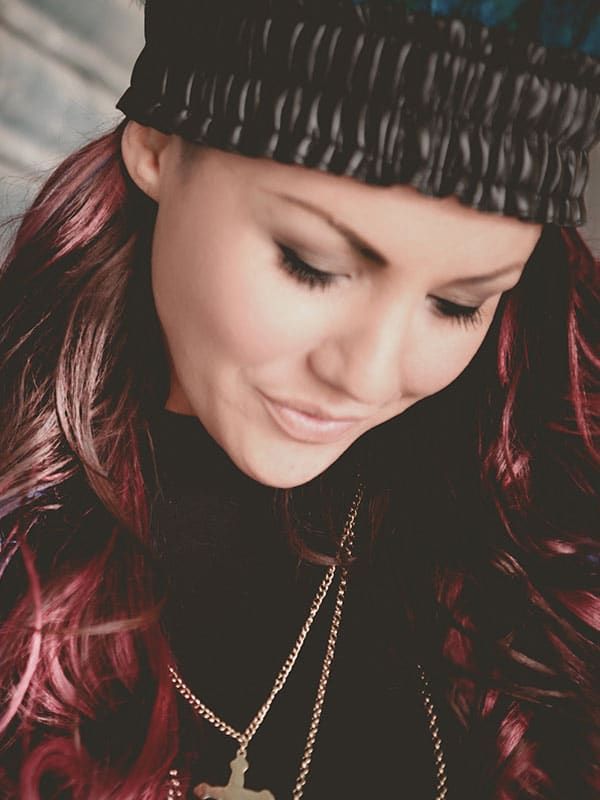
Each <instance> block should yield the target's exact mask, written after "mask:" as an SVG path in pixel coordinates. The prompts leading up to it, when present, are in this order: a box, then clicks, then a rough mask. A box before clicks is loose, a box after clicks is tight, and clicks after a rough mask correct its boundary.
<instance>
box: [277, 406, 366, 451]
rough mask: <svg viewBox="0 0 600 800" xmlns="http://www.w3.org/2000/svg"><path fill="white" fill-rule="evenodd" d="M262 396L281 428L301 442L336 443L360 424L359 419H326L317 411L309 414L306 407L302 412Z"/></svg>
mask: <svg viewBox="0 0 600 800" xmlns="http://www.w3.org/2000/svg"><path fill="white" fill-rule="evenodd" d="M262 396H263V398H264V400H265V405H266V406H267V409H268V411H269V413H270V414H271V417H272V418H273V419H274V420H275V422H276V423H277V424H278V425H279V427H280V428H282V430H283V431H284V432H285V433H287V434H288V436H291V437H292V439H296V440H297V441H300V442H313V443H318V444H324V443H331V442H335V441H337V440H338V439H340V438H342V436H343V435H344V434H345V433H346V432H347V431H349V430H350V429H351V428H353V427H354V426H355V425H356V424H357V422H359V419H358V418H357V417H352V418H344V419H340V418H339V417H336V418H332V417H325V416H323V415H322V414H320V413H318V412H317V411H316V410H315V413H309V412H308V411H307V410H306V406H305V407H304V409H303V410H300V409H299V408H297V407H294V406H291V405H287V404H284V403H280V402H278V401H277V400H273V399H272V398H270V397H267V395H262ZM311 411H312V409H311Z"/></svg>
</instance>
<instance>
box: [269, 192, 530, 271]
mask: <svg viewBox="0 0 600 800" xmlns="http://www.w3.org/2000/svg"><path fill="white" fill-rule="evenodd" d="M269 194H272V195H274V196H275V197H278V198H279V199H281V200H285V202H287V203H291V204H293V205H295V206H299V207H300V208H303V209H304V210H305V211H310V212H311V213H312V214H315V215H317V216H318V217H320V218H321V219H323V220H325V222H326V223H327V224H328V225H329V226H330V227H332V228H333V229H334V230H336V231H337V232H338V233H340V234H341V235H342V236H343V237H344V239H346V241H347V242H348V244H349V245H350V247H351V248H352V249H353V250H354V251H355V252H356V253H358V254H359V255H360V256H362V257H363V258H366V259H367V261H370V262H372V263H373V264H376V265H377V266H380V267H387V266H389V262H388V260H387V258H386V257H385V256H384V255H382V254H381V253H380V252H378V251H377V250H376V249H375V248H374V247H373V246H372V245H370V244H369V243H368V242H366V241H365V240H364V239H363V238H362V237H361V236H359V235H358V234H357V233H356V231H353V230H352V229H351V228H348V227H347V226H346V225H344V223H342V222H340V221H339V220H337V219H336V218H335V217H334V216H333V214H331V213H330V212H329V211H326V210H325V209H324V208H320V207H319V206H315V205H313V204H312V203H311V202H310V201H308V200H304V199H303V198H301V197H294V195H291V194H285V193H280V192H269ZM522 268H523V264H519V263H514V264H507V265H506V266H505V267H500V268H499V269H497V270H494V271H493V272H486V273H484V274H483V275H470V276H469V277H466V278H456V279H455V280H451V281H448V285H450V284H452V285H453V286H454V285H456V286H478V285H481V284H485V283H492V281H494V280H496V279H497V278H501V277H503V276H505V275H508V274H511V273H513V272H516V271H517V270H518V269H522Z"/></svg>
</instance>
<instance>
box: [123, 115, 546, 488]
mask: <svg viewBox="0 0 600 800" xmlns="http://www.w3.org/2000/svg"><path fill="white" fill-rule="evenodd" d="M122 152H123V158H124V161H125V165H126V167H127V169H128V171H129V173H130V175H131V177H132V179H133V180H134V181H135V183H136V184H137V185H138V186H139V188H140V189H141V190H142V191H144V192H145V193H146V194H147V195H149V196H150V197H152V198H153V199H154V200H156V202H157V203H158V216H157V222H156V228H155V231H154V239H153V249H152V264H151V269H152V287H153V293H154V299H155V303H156V309H157V313H158V317H159V320H160V324H161V327H162V330H163V333H164V337H165V342H166V345H167V351H168V354H169V358H170V363H171V391H170V394H169V397H168V400H167V403H166V408H167V409H169V410H171V411H175V412H178V413H181V414H192V415H195V416H197V417H198V418H199V420H200V421H201V423H202V424H203V425H204V427H205V428H206V429H207V431H208V432H209V433H210V434H211V435H212V437H213V438H214V439H215V440H216V441H217V442H218V443H219V444H220V445H221V447H222V448H223V449H224V450H225V452H226V453H227V454H228V455H229V457H230V458H231V460H232V461H233V462H234V463H235V464H236V465H237V466H238V468H239V469H240V470H242V471H243V472H244V473H246V474H247V475H248V476H250V477H251V478H253V479H255V480H256V481H258V482H260V483H263V484H266V485H268V486H276V487H281V488H291V487H294V486H298V485H301V484H303V483H305V482H307V481H309V480H312V479H313V478H314V477H316V476H317V475H319V474H321V473H322V472H323V471H324V470H326V469H327V468H328V467H329V466H330V465H331V464H332V463H333V462H334V461H336V460H337V459H338V458H339V457H340V455H341V454H342V453H343V452H344V451H345V450H346V449H347V448H348V447H349V446H350V445H351V444H352V443H353V442H354V441H355V440H356V439H358V438H359V437H360V436H362V435H363V434H364V433H365V432H366V431H368V430H369V429H371V428H373V427H375V426H377V425H380V424H381V423H383V422H385V421H387V420H389V419H391V418H392V417H395V416H396V415H398V414H401V413H402V412H403V411H404V410H405V409H407V408H408V407H409V406H411V405H413V403H416V402H418V401H419V400H421V399H423V398H425V397H427V396H429V395H432V394H434V393H436V392H438V391H440V390H441V389H443V388H444V387H446V386H447V385H448V384H450V383H451V382H452V381H453V380H454V379H455V378H456V377H457V376H458V375H459V374H460V373H461V372H462V371H463V370H464V369H465V367H466V366H467V365H468V364H469V362H470V361H471V360H472V358H473V356H474V355H475V353H476V352H477V350H478V349H479V347H480V345H481V343H482V341H483V339H484V337H485V334H486V332H487V331H488V329H489V326H490V324H491V322H492V319H493V316H494V312H495V310H496V307H497V305H498V302H499V300H500V297H501V295H502V293H503V292H505V291H508V290H509V289H511V288H512V287H513V286H514V285H515V284H516V283H517V282H518V280H519V278H520V276H521V273H522V271H523V269H524V266H525V263H526V262H527V260H528V258H529V257H530V255H531V253H532V252H533V250H534V248H535V245H536V243H537V241H538V239H539V237H540V234H541V231H542V226H541V225H539V224H533V223H530V222H524V221H521V220H518V219H516V218H512V217H506V216H502V215H498V214H490V213H484V212H480V211H477V210H475V209H473V208H470V207H468V206H465V205H462V204H461V203H460V202H459V201H458V200H457V199H456V198H455V197H448V198H443V199H439V198H432V197H428V196H426V195H424V194H421V193H420V192H418V191H417V190H416V189H413V188H412V187H408V186H403V185H396V186H392V187H379V186H369V185H366V184H364V183H361V182H360V181H358V180H355V179H353V178H349V177H345V176H336V175H332V174H329V173H326V172H322V171H319V170H314V169H307V168H304V167H300V166H296V165H284V164H279V163H277V162H275V161H272V160H270V159H257V158H246V157H243V156H240V155H237V154H232V153H226V152H224V151H221V150H217V149H212V148H200V147H197V146H192V147H190V145H189V144H188V145H186V144H185V143H183V142H182V140H181V139H180V138H179V137H177V136H169V135H165V134H162V133H160V132H158V131H156V130H154V129H152V128H147V127H144V126H142V125H139V124H138V123H136V122H129V123H128V125H127V127H126V129H125V132H124V136H123V142H122ZM282 195H285V196H287V197H289V196H291V197H293V198H296V199H297V200H299V201H307V202H309V203H312V204H313V205H315V206H318V207H319V208H321V209H324V210H325V211H326V212H329V213H330V214H333V215H334V216H335V219H336V220H337V221H338V222H339V223H342V224H343V225H344V226H345V227H347V228H349V229H352V230H353V231H354V232H355V234H356V235H357V236H359V237H361V239H362V240H363V241H365V242H367V243H368V244H369V245H370V246H371V248H373V249H375V250H376V251H377V252H378V253H379V254H380V256H382V258H383V259H385V262H386V263H385V264H377V263H374V262H373V261H371V260H370V259H369V258H367V255H366V253H364V252H363V253H358V252H356V251H355V250H354V249H353V248H352V247H351V246H350V244H349V243H348V242H347V241H346V239H345V238H344V237H343V236H342V235H341V234H340V233H339V232H338V231H337V230H335V229H334V228H333V227H331V226H329V225H328V224H327V222H325V221H324V220H323V219H321V218H320V217H319V216H317V215H316V214H314V213H312V212H310V211H308V210H307V209H305V208H302V207H300V206H298V205H296V204H295V203H292V202H291V201H289V200H288V199H284V198H283V197H282ZM277 242H279V243H282V244H284V245H285V246H287V247H291V248H293V249H294V250H295V251H296V252H297V253H298V255H299V256H300V258H302V260H303V261H306V262H308V263H309V264H311V265H313V266H315V267H317V268H318V269H320V270H323V271H328V272H331V273H336V275H337V276H338V277H336V279H335V281H334V283H333V284H332V285H330V286H328V287H327V288H321V287H319V286H317V287H316V288H310V287H309V286H308V285H307V284H303V283H300V282H299V281H298V279H297V278H295V277H294V276H292V275H290V274H289V273H288V272H286V271H285V269H284V268H283V267H282V266H281V264H280V261H279V259H280V250H279V248H278V246H277V244H276V243H277ZM509 265H510V266H511V269H510V271H509V272H505V273H504V274H503V275H500V276H498V277H496V278H490V276H491V274H492V273H495V272H497V271H498V270H499V269H501V268H504V267H507V266H509ZM481 275H483V276H487V277H488V278H490V280H488V281H487V282H481V283H477V284H473V283H469V284H467V283H464V281H465V280H466V279H469V278H472V277H473V276H481ZM440 298H441V300H442V301H446V302H450V303H454V304H460V305H466V306H481V308H480V319H475V320H472V321H470V320H469V321H466V320H460V321H459V320H457V319H453V318H450V317H446V316H444V315H443V313H442V312H441V310H440V305H439V299H440ZM264 394H266V395H267V396H270V397H272V398H276V399H279V400H287V401H288V402H294V401H295V402H297V403H301V402H302V401H304V402H305V403H310V404H314V405H316V406H319V407H322V408H325V409H327V410H328V411H329V412H330V414H331V415H335V416H338V417H350V416H352V417H359V418H360V419H359V421H357V422H356V423H355V424H354V425H353V426H352V428H351V429H350V430H349V431H347V432H346V433H345V434H344V435H343V436H342V437H341V438H340V439H339V440H337V441H335V442H330V443H315V442H301V441H297V440H296V439H293V438H291V437H290V436H289V435H288V434H286V433H284V432H283V431H282V430H281V428H280V427H279V426H278V425H277V424H276V423H275V422H274V420H273V418H272V417H271V415H270V414H269V412H268V410H267V408H266V406H265V401H264V396H263V395H264Z"/></svg>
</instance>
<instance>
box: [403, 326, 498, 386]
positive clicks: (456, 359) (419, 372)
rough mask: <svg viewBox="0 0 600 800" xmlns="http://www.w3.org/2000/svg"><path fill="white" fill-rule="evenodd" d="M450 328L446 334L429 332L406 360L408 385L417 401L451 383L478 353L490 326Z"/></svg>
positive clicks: (421, 338) (422, 337)
mask: <svg viewBox="0 0 600 800" xmlns="http://www.w3.org/2000/svg"><path fill="white" fill-rule="evenodd" d="M447 327H448V328H450V330H449V331H447V333H445V334H444V335H440V334H439V333H436V334H432V333H431V332H429V333H428V334H424V335H423V336H421V337H420V341H419V344H418V345H416V346H414V347H413V348H412V349H411V352H410V355H409V356H408V357H407V363H406V365H405V369H406V372H405V376H406V386H407V387H408V391H409V394H410V395H411V396H413V397H415V398H422V397H427V396H429V395H432V394H435V393H436V392H439V391H441V390H442V389H444V388H445V387H446V386H448V385H449V384H451V383H452V381H454V380H455V379H456V378H457V377H458V376H459V375H460V373H461V372H463V370H464V369H465V368H466V367H467V366H468V364H469V363H470V361H471V360H472V359H473V357H474V356H475V354H476V353H477V351H478V350H479V347H480V346H481V344H482V342H483V339H484V338H485V334H486V333H487V330H488V328H489V324H485V323H484V324H482V326H481V328H478V329H474V330H470V329H467V330H464V329H463V328H462V327H459V326H458V325H456V326H455V325H454V324H453V323H448V324H447ZM441 330H442V331H443V328H441Z"/></svg>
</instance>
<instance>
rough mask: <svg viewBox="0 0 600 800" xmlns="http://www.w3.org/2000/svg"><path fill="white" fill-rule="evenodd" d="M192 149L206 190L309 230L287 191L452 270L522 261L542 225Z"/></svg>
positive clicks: (401, 250)
mask: <svg viewBox="0 0 600 800" xmlns="http://www.w3.org/2000/svg"><path fill="white" fill-rule="evenodd" d="M192 147H195V146H193V145H192ZM196 149H197V151H200V152H198V153H197V155H196V158H194V159H193V164H192V167H191V169H192V175H193V177H192V180H193V182H197V183H198V184H202V185H203V186H204V188H206V187H210V191H211V192H215V191H216V192H218V191H220V190H225V191H227V192H228V193H233V194H235V195H236V196H238V197H239V199H240V200H241V201H242V203H243V204H244V205H246V206H248V207H252V208H256V209H258V210H261V211H262V212H263V213H264V214H265V216H266V217H267V218H271V217H272V215H273V214H275V215H279V216H280V217H281V216H282V215H284V214H285V215H288V216H289V215H297V216H301V217H302V219H304V220H305V221H306V224H307V226H309V227H308V228H307V229H308V230H310V226H312V229H314V225H315V224H319V223H318V221H317V222H316V223H315V221H314V219H312V220H311V221H310V222H309V216H308V215H307V212H305V211H304V210H302V209H301V208H299V207H296V206H294V205H292V204H290V203H287V202H285V201H284V200H282V199H281V196H282V195H284V194H285V195H288V196H293V197H296V198H298V199H299V200H301V201H306V203H310V204H311V205H313V206H316V207H318V208H319V209H321V210H322V211H323V212H324V213H325V214H327V215H329V216H331V217H332V218H333V219H335V221H337V222H339V223H341V224H342V225H344V226H347V227H349V228H351V229H352V230H354V231H356V233H358V234H359V235H360V236H361V237H362V238H364V239H366V240H367V241H368V242H369V243H372V244H373V245H375V246H376V248H377V250H378V251H381V252H382V253H383V254H384V255H385V256H386V258H390V260H394V259H398V258H402V256H404V257H405V258H406V260H412V259H422V260H423V261H431V262H432V263H436V264H438V265H439V266H440V267H442V268H443V267H444V265H447V266H448V267H454V268H456V266H457V262H458V264H461V265H463V266H464V271H465V272H468V271H469V270H472V271H473V272H476V271H479V272H480V271H481V266H482V258H484V259H485V260H486V262H489V266H490V269H493V268H497V267H499V266H503V265H506V264H509V263H512V262H515V263H518V262H520V263H524V262H525V261H526V260H527V258H528V257H529V255H530V253H531V252H532V250H533V248H534V246H535V243H536V242H537V240H538V238H539V236H540V233H541V230H542V225H540V224H538V223H531V222H526V221H523V220H519V219H517V218H516V217H512V216H507V215H502V214H498V213H489V212H486V211H481V210H478V209H476V208H473V207H471V206H469V205H467V204H465V203H462V202H461V201H460V200H459V199H458V198H457V197H455V196H454V195H449V196H447V197H444V198H438V197H432V196H429V195H426V194H424V193H422V192H420V191H419V190H418V189H416V188H414V187H412V186H408V185H404V184H395V185H392V186H374V185H369V184H366V183H364V182H362V181H360V180H358V179H356V178H354V177H348V176H341V175H335V174H332V173H330V172H326V171H324V170H319V169H312V168H307V167H304V166H298V165H291V164H282V163H280V162H277V161H275V160H273V159H267V158H250V157H246V156H240V155H238V154H234V153H228V152H225V151H223V150H218V149H216V148H196ZM323 224H325V223H323Z"/></svg>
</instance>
